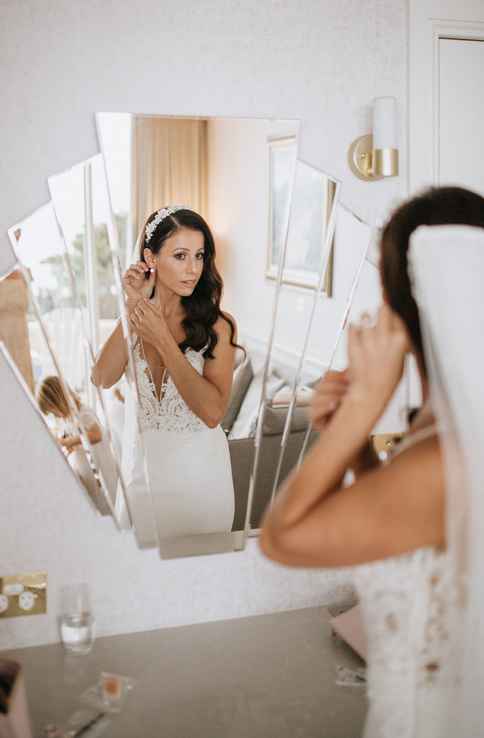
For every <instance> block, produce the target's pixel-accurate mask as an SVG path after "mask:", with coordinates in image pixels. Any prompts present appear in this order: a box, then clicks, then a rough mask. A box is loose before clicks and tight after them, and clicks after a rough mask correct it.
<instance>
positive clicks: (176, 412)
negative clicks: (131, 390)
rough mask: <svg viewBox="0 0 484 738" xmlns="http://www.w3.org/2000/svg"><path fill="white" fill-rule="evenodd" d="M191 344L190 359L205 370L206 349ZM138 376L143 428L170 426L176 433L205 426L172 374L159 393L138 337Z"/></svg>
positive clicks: (199, 370)
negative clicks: (196, 348)
mask: <svg viewBox="0 0 484 738" xmlns="http://www.w3.org/2000/svg"><path fill="white" fill-rule="evenodd" d="M204 350H205V347H204V348H203V349H201V350H200V351H195V349H192V348H189V349H187V350H186V351H185V357H186V359H187V361H189V362H190V364H191V365H192V366H193V368H194V369H196V371H197V372H198V373H199V374H202V372H203V366H204V363H205V360H204V358H203V352H204ZM133 356H134V362H135V371H136V378H137V381H138V389H139V395H140V407H139V408H138V417H139V421H140V425H141V429H142V430H167V431H172V432H174V433H186V432H197V431H200V430H203V429H206V428H207V426H206V425H205V423H204V422H203V421H202V420H200V418H199V417H198V416H197V415H195V413H193V412H192V411H191V410H190V408H189V407H188V405H187V404H186V402H185V400H184V399H183V398H182V396H181V395H180V393H179V392H178V389H177V387H176V384H175V382H174V381H173V380H172V378H171V377H170V376H168V378H167V380H166V381H165V382H163V383H162V386H161V393H160V394H161V399H158V397H157V396H156V388H155V385H154V383H153V378H152V376H151V371H150V368H149V366H148V363H147V361H146V359H145V357H144V355H143V351H142V348H141V345H140V342H139V341H138V342H137V343H136V345H135V346H134V349H133Z"/></svg>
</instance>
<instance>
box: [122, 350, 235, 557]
mask: <svg viewBox="0 0 484 738" xmlns="http://www.w3.org/2000/svg"><path fill="white" fill-rule="evenodd" d="M204 350H205V349H202V350H200V351H195V350H194V349H192V348H189V349H187V350H186V351H185V357H186V359H187V361H189V363H190V364H191V366H192V367H193V368H194V369H195V370H196V371H197V372H198V373H199V374H202V373H203V367H204V361H205V360H204V357H203V351H204ZM133 358H134V364H135V371H136V379H137V385H138V392H139V406H138V408H137V414H138V418H137V419H136V417H134V413H133V412H131V413H128V414H127V422H126V428H125V436H124V442H123V470H124V473H125V474H126V477H125V479H126V482H127V495H128V499H129V504H130V510H131V515H132V517H133V524H134V528H135V533H136V537H137V539H138V543H139V545H141V546H143V547H150V546H159V548H160V554H161V555H162V557H163V558H170V557H172V556H180V555H193V554H197V553H208V552H210V550H211V548H212V547H213V545H214V544H215V543H217V545H218V546H219V547H220V545H221V543H222V542H223V541H225V543H226V546H225V548H227V549H229V548H230V547H231V529H232V524H233V520H234V511H235V502H234V487H233V481H232V469H231V463H230V453H229V447H228V441H227V438H226V436H225V433H224V431H223V429H222V427H221V426H220V425H218V426H216V427H215V428H209V427H208V426H207V425H206V424H205V423H204V422H203V421H202V420H201V419H200V418H199V417H198V416H197V415H195V414H194V413H193V412H192V411H191V410H190V408H189V407H188V405H187V404H186V402H185V401H184V400H183V398H182V397H181V395H180V393H179V392H178V389H177V387H176V384H175V382H174V381H173V379H172V378H171V377H170V376H168V378H167V379H166V381H164V382H163V384H162V387H161V392H160V395H161V397H157V395H156V388H155V385H154V382H153V378H152V375H151V371H150V368H149V365H148V363H147V361H146V359H145V356H144V352H143V350H142V347H141V345H140V342H137V343H136V344H135V346H134V349H133ZM136 420H138V423H139V426H140V428H141V433H142V438H141V439H140V437H139V433H138V432H137V428H136ZM145 462H146V463H145ZM146 472H147V476H148V478H149V487H150V489H147V485H146ZM223 547H224V546H223V545H222V548H223Z"/></svg>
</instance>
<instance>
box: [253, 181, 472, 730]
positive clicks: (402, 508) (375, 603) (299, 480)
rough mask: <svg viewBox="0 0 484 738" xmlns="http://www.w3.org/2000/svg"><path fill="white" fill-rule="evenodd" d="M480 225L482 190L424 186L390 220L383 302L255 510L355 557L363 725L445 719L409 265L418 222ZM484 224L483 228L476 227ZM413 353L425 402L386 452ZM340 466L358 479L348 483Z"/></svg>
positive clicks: (441, 598)
mask: <svg viewBox="0 0 484 738" xmlns="http://www.w3.org/2000/svg"><path fill="white" fill-rule="evenodd" d="M445 224H462V225H471V226H477V227H478V228H480V229H481V228H483V229H484V198H482V197H480V196H479V195H477V194H474V193H472V192H469V191H467V190H463V189H460V188H450V187H449V188H440V189H432V190H429V191H428V192H425V193H423V194H422V195H421V196H419V197H416V198H415V199H413V200H411V201H409V202H408V203H405V204H404V205H402V206H401V207H400V208H399V209H398V210H397V211H396V212H395V213H394V214H393V215H392V217H391V218H390V220H389V222H388V223H387V224H386V226H385V228H384V230H383V234H382V242H381V264H380V273H381V280H382V285H383V295H384V304H383V306H382V308H381V309H380V311H379V314H378V319H377V321H376V324H375V325H371V324H370V322H369V320H368V319H367V320H366V321H365V322H364V323H363V324H362V325H361V326H359V327H354V326H352V327H350V329H349V337H348V340H349V344H348V356H349V365H348V369H347V370H346V371H345V372H342V373H339V372H328V373H327V374H326V375H325V377H324V378H323V380H322V382H321V383H320V385H319V388H318V390H317V392H316V394H315V397H314V399H313V405H312V413H313V421H314V423H315V425H316V427H318V428H319V429H320V431H321V435H320V438H319V440H318V441H317V442H316V443H315V444H314V446H313V447H312V449H311V450H310V452H309V453H308V455H307V456H306V458H305V460H304V462H303V464H302V465H301V467H300V468H299V469H298V470H297V471H294V472H293V473H292V474H291V475H290V476H289V477H288V479H287V480H286V482H285V483H284V485H283V486H282V488H281V490H280V492H279V494H278V495H277V497H276V500H275V503H274V505H273V507H272V508H271V509H270V510H269V511H268V512H267V513H266V516H265V520H264V522H263V529H262V535H261V538H260V546H261V548H262V551H263V552H264V553H265V554H266V555H267V556H268V557H269V558H271V559H273V560H275V561H278V562H281V563H283V564H287V565H289V566H301V567H338V566H351V565H356V564H364V563H366V562H373V563H367V565H366V566H361V567H358V568H356V569H355V580H356V586H357V589H358V593H359V597H360V610H359V612H360V613H362V614H363V616H364V618H363V619H364V624H365V628H366V634H367V641H368V654H367V661H368V694H369V698H370V711H369V715H368V721H367V726H366V732H365V736H367V738H394V737H395V736H397V735H398V736H408V738H437V736H442V735H444V733H445V730H444V728H445V719H446V718H445V715H446V709H445V708H446V700H447V698H448V695H449V692H448V691H447V690H448V687H449V685H448V682H446V678H447V672H446V663H447V666H449V661H450V659H448V658H446V656H448V650H447V649H448V644H447V641H446V639H447V640H448V637H447V635H446V633H448V628H449V624H450V616H449V615H448V612H446V609H445V604H444V603H445V602H451V601H452V599H451V591H450V588H449V590H448V591H446V590H445V589H444V587H445V582H446V581H448V580H447V579H446V575H447V574H448V572H449V570H450V564H449V559H448V556H449V554H448V553H447V550H446V535H445V523H444V517H445V515H444V510H445V487H444V470H443V460H442V456H441V447H440V442H439V436H438V434H437V431H436V425H435V420H434V417H433V414H432V411H431V408H430V406H429V383H428V374H427V363H426V357H425V355H424V345H423V339H422V333H421V327H420V318H419V312H418V308H417V304H416V302H415V299H414V297H413V293H412V286H411V282H410V277H409V273H408V268H407V252H408V248H409V240H410V236H411V234H412V233H413V231H414V230H415V229H417V228H418V227H419V226H420V225H430V226H434V225H445ZM483 233H484V232H483ZM407 352H412V353H413V354H414V356H415V358H416V361H417V366H418V370H419V375H420V381H421V386H422V397H423V405H422V408H421V409H420V410H419V412H418V413H417V415H416V417H414V418H413V420H412V422H411V425H410V428H409V432H408V437H406V438H405V439H404V440H403V441H402V442H401V443H400V444H399V445H398V446H397V449H396V452H395V453H394V455H393V458H392V459H391V460H390V462H389V463H385V464H383V465H379V461H378V459H377V457H376V455H375V454H374V453H373V452H372V451H371V450H370V447H369V445H368V443H367V439H368V436H369V434H370V432H371V431H372V429H373V428H374V426H375V423H376V422H377V420H378V419H379V418H380V417H381V415H382V414H383V412H384V410H385V408H386V406H387V404H388V402H389V400H390V399H391V397H392V395H393V393H394V391H395V389H396V387H397V385H398V383H399V381H400V379H401V377H402V372H403V367H404V357H405V354H406V353H407ZM348 469H352V470H353V471H354V475H355V479H354V482H353V483H352V484H351V485H349V486H344V485H343V477H344V476H345V473H346V471H347V470H348Z"/></svg>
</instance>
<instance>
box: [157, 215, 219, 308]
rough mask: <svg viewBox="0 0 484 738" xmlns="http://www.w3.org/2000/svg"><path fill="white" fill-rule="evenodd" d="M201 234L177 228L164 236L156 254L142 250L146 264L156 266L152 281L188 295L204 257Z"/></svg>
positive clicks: (197, 278)
mask: <svg viewBox="0 0 484 738" xmlns="http://www.w3.org/2000/svg"><path fill="white" fill-rule="evenodd" d="M204 254H205V249H204V238H203V233H201V232H200V231H194V230H191V229H189V228H180V229H179V230H178V231H176V233H174V234H173V235H172V236H170V237H169V238H167V239H166V241H165V242H164V244H163V246H162V247H161V249H160V251H159V252H158V254H153V253H152V252H151V251H149V249H145V259H146V262H147V264H148V265H149V266H150V267H151V266H154V267H155V269H156V283H157V284H159V285H161V286H162V287H164V288H167V289H169V290H171V291H172V292H175V293H176V294H177V295H180V297H189V296H190V295H191V294H192V292H193V290H194V289H195V287H196V286H197V282H198V280H199V279H200V277H201V275H202V271H203V260H204Z"/></svg>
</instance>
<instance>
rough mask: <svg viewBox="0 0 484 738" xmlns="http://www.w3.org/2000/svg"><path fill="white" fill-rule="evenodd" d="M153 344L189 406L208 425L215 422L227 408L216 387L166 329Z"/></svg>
mask: <svg viewBox="0 0 484 738" xmlns="http://www.w3.org/2000/svg"><path fill="white" fill-rule="evenodd" d="M155 348H156V350H157V351H158V353H159V354H160V356H161V357H162V359H163V363H164V365H165V367H166V369H167V371H168V373H169V375H170V377H171V378H172V380H173V381H174V383H175V385H176V388H177V390H178V392H179V393H180V395H181V396H182V397H183V399H184V400H185V402H186V404H187V405H188V407H189V408H190V410H191V411H192V412H193V413H195V415H197V416H198V417H199V418H200V420H203V422H204V423H205V424H206V425H208V427H209V428H214V427H215V426H216V425H218V424H219V423H220V421H221V420H222V418H223V416H224V413H225V410H226V408H225V403H224V400H223V397H222V394H221V393H220V391H219V390H218V389H217V387H215V385H214V384H212V382H209V380H208V379H205V377H203V376H202V375H201V374H199V373H198V372H197V370H196V369H194V368H193V367H192V365H191V364H190V363H189V362H188V361H187V359H186V357H185V356H184V355H183V354H182V352H181V351H180V349H179V347H178V344H177V342H176V341H175V339H174V338H173V336H172V335H171V333H169V332H168V331H167V332H166V335H164V336H163V338H160V340H159V341H158V342H157V345H156V346H155Z"/></svg>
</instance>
